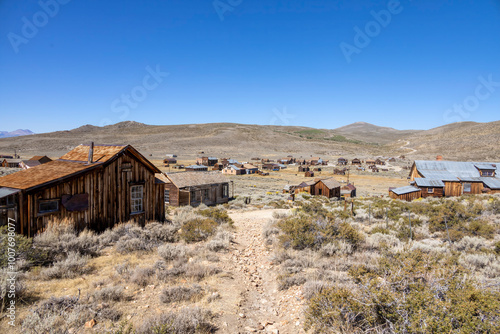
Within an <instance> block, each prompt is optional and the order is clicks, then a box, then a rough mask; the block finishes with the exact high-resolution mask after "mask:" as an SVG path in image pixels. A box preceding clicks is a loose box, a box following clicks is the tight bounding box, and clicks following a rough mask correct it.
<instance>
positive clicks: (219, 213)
mask: <svg viewBox="0 0 500 334" xmlns="http://www.w3.org/2000/svg"><path fill="white" fill-rule="evenodd" d="M196 213H197V214H199V215H200V216H203V217H207V218H210V219H212V220H214V221H216V222H217V224H219V225H221V224H229V225H230V226H233V224H234V222H233V220H232V219H231V217H229V215H228V214H227V211H226V210H225V209H224V208H222V207H211V208H207V209H201V210H198V211H196Z"/></svg>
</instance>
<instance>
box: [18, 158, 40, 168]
mask: <svg viewBox="0 0 500 334" xmlns="http://www.w3.org/2000/svg"><path fill="white" fill-rule="evenodd" d="M22 163H23V164H24V165H26V166H27V167H35V166H40V165H41V164H42V163H41V162H40V161H39V160H31V159H30V160H23V161H22Z"/></svg>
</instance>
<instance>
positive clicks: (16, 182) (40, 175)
mask: <svg viewBox="0 0 500 334" xmlns="http://www.w3.org/2000/svg"><path fill="white" fill-rule="evenodd" d="M100 165H102V163H93V164H90V165H89V164H87V163H86V162H85V163H84V162H81V161H65V160H55V161H50V162H47V163H46V164H43V165H40V166H38V167H36V168H29V169H25V170H21V171H19V172H17V173H14V174H10V175H7V176H3V177H0V187H9V188H14V189H22V190H26V189H30V188H35V187H37V186H41V185H45V184H48V183H51V182H54V181H59V180H62V179H65V178H66V177H69V176H72V175H74V174H78V173H80V172H83V171H85V170H87V169H92V168H95V167H96V166H100Z"/></svg>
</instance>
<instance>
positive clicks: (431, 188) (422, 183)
mask: <svg viewBox="0 0 500 334" xmlns="http://www.w3.org/2000/svg"><path fill="white" fill-rule="evenodd" d="M415 185H416V186H417V187H418V188H420V189H421V190H422V197H424V198H425V197H443V196H444V187H445V184H444V182H443V181H441V180H433V179H425V178H420V177H417V178H415Z"/></svg>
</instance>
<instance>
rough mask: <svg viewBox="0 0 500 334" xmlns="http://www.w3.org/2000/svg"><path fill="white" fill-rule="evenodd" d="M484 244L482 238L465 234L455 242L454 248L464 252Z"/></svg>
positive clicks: (477, 248)
mask: <svg viewBox="0 0 500 334" xmlns="http://www.w3.org/2000/svg"><path fill="white" fill-rule="evenodd" d="M485 246H486V244H485V242H484V239H483V238H478V237H469V236H466V237H464V238H463V239H462V240H460V241H459V242H457V243H455V248H456V249H457V250H458V251H465V252H471V251H478V250H480V249H481V248H483V247H485Z"/></svg>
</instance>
